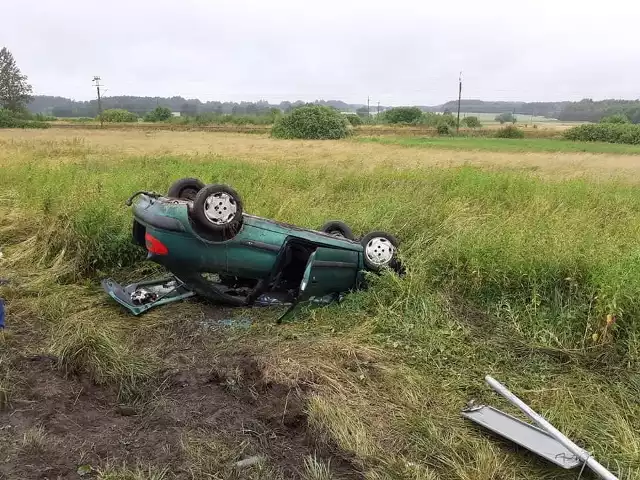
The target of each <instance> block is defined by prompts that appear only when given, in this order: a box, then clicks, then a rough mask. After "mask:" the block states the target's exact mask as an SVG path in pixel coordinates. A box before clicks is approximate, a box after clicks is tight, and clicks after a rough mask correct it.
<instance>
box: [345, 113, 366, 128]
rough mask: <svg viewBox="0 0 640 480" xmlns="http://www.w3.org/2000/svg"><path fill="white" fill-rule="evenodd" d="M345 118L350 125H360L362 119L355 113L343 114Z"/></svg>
mask: <svg viewBox="0 0 640 480" xmlns="http://www.w3.org/2000/svg"><path fill="white" fill-rule="evenodd" d="M345 118H346V119H347V120H348V121H349V123H350V124H351V126H352V127H357V126H359V125H362V119H361V118H360V117H359V116H358V115H356V114H350V115H345Z"/></svg>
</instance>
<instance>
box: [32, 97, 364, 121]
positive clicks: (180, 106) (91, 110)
mask: <svg viewBox="0 0 640 480" xmlns="http://www.w3.org/2000/svg"><path fill="white" fill-rule="evenodd" d="M313 103H315V104H317V105H322V106H327V107H333V108H335V109H337V110H340V111H353V112H355V110H356V109H357V108H358V107H361V105H350V104H347V103H345V102H342V101H339V100H326V101H325V100H317V101H316V102H313ZM303 105H306V102H303V101H295V102H288V101H284V102H280V103H279V104H270V103H269V102H267V101H265V100H261V101H258V102H218V101H211V102H202V101H200V100H197V99H186V98H184V97H135V96H116V97H103V99H102V108H103V110H110V109H121V110H127V111H129V112H131V113H135V114H136V115H137V116H139V117H144V116H145V115H147V114H149V113H150V112H153V111H155V110H156V108H157V107H164V108H167V109H169V111H170V112H180V115H183V116H196V115H199V114H217V115H257V116H259V115H273V110H274V109H277V110H279V111H280V112H284V113H288V112H290V111H291V110H293V109H294V108H296V107H301V106H303ZM29 110H30V111H31V112H33V113H44V114H48V115H53V116H55V117H95V116H97V115H98V101H97V100H89V101H74V100H70V99H68V98H64V97H52V96H46V95H37V96H35V97H34V99H33V101H32V102H31V103H30V104H29Z"/></svg>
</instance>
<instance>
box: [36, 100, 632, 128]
mask: <svg viewBox="0 0 640 480" xmlns="http://www.w3.org/2000/svg"><path fill="white" fill-rule="evenodd" d="M311 103H313V104H316V105H321V106H326V107H332V108H334V109H336V110H339V111H341V112H354V113H356V114H357V115H358V116H360V117H361V119H365V120H366V119H372V118H374V117H375V115H374V114H375V113H376V112H377V107H376V108H372V109H371V110H369V109H368V108H367V106H366V105H362V104H348V103H346V102H343V101H340V100H326V101H325V100H316V101H315V102H311ZM306 104H307V103H306V102H303V101H300V100H298V101H295V102H289V101H284V102H280V103H278V104H271V103H269V102H267V101H266V100H261V101H258V102H219V101H210V102H202V101H200V100H197V99H186V98H184V97H179V96H178V97H135V96H117V97H104V98H103V101H102V106H103V109H104V110H107V109H122V110H127V111H129V112H131V113H134V114H136V115H137V116H138V117H144V116H145V115H148V114H149V113H150V112H153V111H154V110H155V109H156V108H157V107H164V108H167V109H169V110H170V111H171V112H180V114H181V115H182V116H192V117H193V116H197V115H203V114H213V115H219V116H222V115H241V116H273V114H274V109H275V110H278V111H279V112H281V113H288V112H290V111H291V110H293V109H294V108H297V107H301V106H304V105H306ZM28 108H29V110H30V111H31V112H32V113H43V114H46V115H53V116H55V117H96V116H97V115H98V102H97V100H89V101H74V100H70V99H68V98H63V97H52V96H43V95H37V96H35V97H33V100H32V101H31V102H30V103H29V104H28ZM389 108H390V107H381V110H382V111H383V112H384V111H387V110H389ZM414 108H416V109H418V110H420V111H421V112H432V113H445V114H446V113H450V112H455V111H456V110H457V108H458V104H457V101H451V102H447V103H444V104H442V105H435V106H416V107H414ZM460 109H461V110H462V111H463V112H465V113H495V114H497V115H500V114H503V113H505V112H511V114H512V115H515V116H517V115H521V116H523V117H524V116H529V115H535V116H543V117H549V118H557V119H558V120H563V121H586V122H598V121H600V120H601V119H602V118H604V117H609V116H612V115H624V116H625V117H626V118H628V119H629V121H630V122H631V123H640V100H601V101H594V100H591V99H584V100H580V101H579V102H486V101H483V100H472V99H471V100H462V101H461V105H460Z"/></svg>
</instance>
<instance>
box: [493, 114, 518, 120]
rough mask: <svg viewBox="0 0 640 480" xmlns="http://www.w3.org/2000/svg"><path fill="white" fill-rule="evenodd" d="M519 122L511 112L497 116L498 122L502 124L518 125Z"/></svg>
mask: <svg viewBox="0 0 640 480" xmlns="http://www.w3.org/2000/svg"><path fill="white" fill-rule="evenodd" d="M517 121H518V120H517V119H516V117H514V116H513V113H511V112H505V113H501V114H500V115H497V116H496V122H500V123H516V122H517Z"/></svg>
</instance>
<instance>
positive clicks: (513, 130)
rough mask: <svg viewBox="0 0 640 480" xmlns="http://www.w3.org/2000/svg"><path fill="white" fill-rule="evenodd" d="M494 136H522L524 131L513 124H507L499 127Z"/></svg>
mask: <svg viewBox="0 0 640 480" xmlns="http://www.w3.org/2000/svg"><path fill="white" fill-rule="evenodd" d="M495 137H496V138H524V132H523V131H522V130H520V129H519V128H518V127H516V126H515V125H507V126H506V127H503V128H499V129H498V130H497V131H496V134H495Z"/></svg>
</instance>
